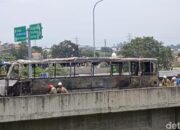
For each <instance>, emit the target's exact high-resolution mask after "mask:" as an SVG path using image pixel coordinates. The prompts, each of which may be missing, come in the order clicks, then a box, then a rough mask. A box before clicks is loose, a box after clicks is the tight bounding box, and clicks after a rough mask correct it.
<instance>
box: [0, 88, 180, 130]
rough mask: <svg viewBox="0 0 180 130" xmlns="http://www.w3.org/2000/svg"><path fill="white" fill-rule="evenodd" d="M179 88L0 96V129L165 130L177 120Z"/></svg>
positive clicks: (179, 104) (179, 110)
mask: <svg viewBox="0 0 180 130" xmlns="http://www.w3.org/2000/svg"><path fill="white" fill-rule="evenodd" d="M179 106H180V88H178V87H171V88H139V89H125V90H114V91H98V92H84V93H71V94H64V95H40V96H26V97H5V98H0V122H1V123H0V130H92V129H93V130H94V129H95V130H166V125H167V124H168V123H170V122H172V123H177V122H178V121H179V122H180V107H179Z"/></svg>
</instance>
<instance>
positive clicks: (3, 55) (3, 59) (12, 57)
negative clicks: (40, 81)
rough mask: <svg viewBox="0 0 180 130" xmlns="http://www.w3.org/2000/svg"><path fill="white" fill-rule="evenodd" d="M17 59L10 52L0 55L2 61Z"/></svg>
mask: <svg viewBox="0 0 180 130" xmlns="http://www.w3.org/2000/svg"><path fill="white" fill-rule="evenodd" d="M13 60H15V57H14V56H13V55H12V54H9V53H3V54H1V55H0V63H2V62H3V61H13Z"/></svg>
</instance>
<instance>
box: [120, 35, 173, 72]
mask: <svg viewBox="0 0 180 130" xmlns="http://www.w3.org/2000/svg"><path fill="white" fill-rule="evenodd" d="M119 54H121V55H123V56H124V57H144V58H157V59H158V63H159V67H160V69H166V70H167V69H171V67H172V62H173V54H172V51H171V49H170V48H169V47H165V46H163V43H162V42H159V41H157V40H155V39H154V38H153V37H143V38H141V37H137V38H135V39H132V40H131V42H129V43H124V45H123V47H122V49H121V51H120V52H119Z"/></svg>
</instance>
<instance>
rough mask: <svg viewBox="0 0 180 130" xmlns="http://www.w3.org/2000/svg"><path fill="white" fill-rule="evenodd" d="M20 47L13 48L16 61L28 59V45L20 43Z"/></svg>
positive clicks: (12, 51)
mask: <svg viewBox="0 0 180 130" xmlns="http://www.w3.org/2000/svg"><path fill="white" fill-rule="evenodd" d="M19 46H20V47H19V48H18V49H15V48H13V49H12V50H11V53H12V55H13V56H15V57H16V59H27V57H28V47H27V46H26V43H20V44H19Z"/></svg>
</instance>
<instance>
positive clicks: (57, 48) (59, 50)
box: [51, 40, 79, 58]
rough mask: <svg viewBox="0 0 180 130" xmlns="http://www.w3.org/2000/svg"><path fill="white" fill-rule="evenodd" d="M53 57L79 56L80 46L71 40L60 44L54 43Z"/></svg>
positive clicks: (52, 48)
mask: <svg viewBox="0 0 180 130" xmlns="http://www.w3.org/2000/svg"><path fill="white" fill-rule="evenodd" d="M51 51H52V57H53V58H65V57H78V56H79V47H78V45H76V44H74V43H72V42H71V41H68V40H65V41H63V42H61V43H59V45H53V46H52V47H51Z"/></svg>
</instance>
